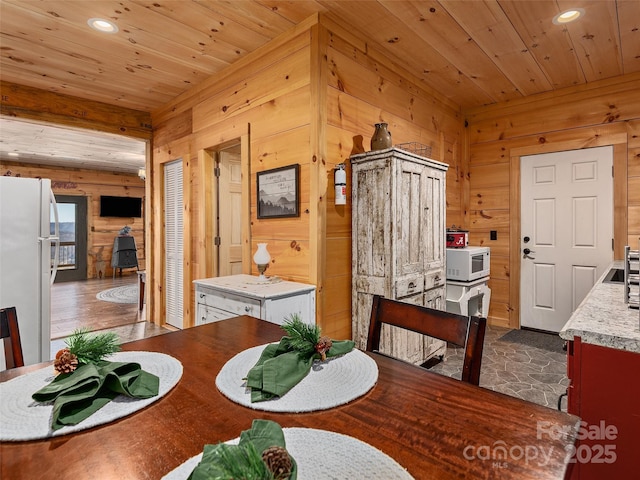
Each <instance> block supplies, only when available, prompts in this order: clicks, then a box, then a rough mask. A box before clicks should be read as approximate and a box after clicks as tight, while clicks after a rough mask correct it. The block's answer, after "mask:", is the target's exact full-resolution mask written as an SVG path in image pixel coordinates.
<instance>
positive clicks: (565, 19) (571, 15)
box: [553, 8, 584, 25]
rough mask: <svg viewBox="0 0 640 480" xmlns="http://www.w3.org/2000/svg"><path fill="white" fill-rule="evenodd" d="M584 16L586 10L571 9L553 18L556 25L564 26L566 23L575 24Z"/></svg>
mask: <svg viewBox="0 0 640 480" xmlns="http://www.w3.org/2000/svg"><path fill="white" fill-rule="evenodd" d="M583 15H584V8H571V9H569V10H565V11H564V12H561V13H559V14H558V15H556V16H555V17H553V23H555V24H556V25H563V24H565V23H570V22H575V21H576V20H578V19H579V18H580V17H582V16H583Z"/></svg>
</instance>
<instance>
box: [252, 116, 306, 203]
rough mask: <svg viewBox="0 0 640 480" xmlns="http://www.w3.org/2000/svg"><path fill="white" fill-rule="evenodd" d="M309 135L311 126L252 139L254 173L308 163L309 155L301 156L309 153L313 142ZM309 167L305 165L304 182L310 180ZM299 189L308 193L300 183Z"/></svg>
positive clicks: (301, 126)
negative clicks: (305, 174) (305, 176)
mask: <svg viewBox="0 0 640 480" xmlns="http://www.w3.org/2000/svg"><path fill="white" fill-rule="evenodd" d="M311 134H312V126H311V125H308V124H307V125H299V126H297V127H296V128H293V129H291V130H288V131H284V132H281V133H277V134H275V135H270V136H268V137H260V138H256V137H252V141H251V150H252V152H253V158H254V162H253V163H254V173H257V172H261V171H263V170H270V169H272V168H278V167H284V166H287V165H292V164H294V163H298V164H300V165H301V166H302V165H304V164H306V163H308V162H310V158H311V155H310V154H309V153H307V154H305V155H304V156H303V155H302V154H303V153H304V152H310V149H311V144H312V142H313V140H312V135H311ZM309 167H310V165H306V168H307V170H306V171H307V172H308V173H307V175H309V176H308V177H307V178H306V179H305V180H309V179H311V176H310V175H311V173H309ZM300 188H304V189H305V190H306V192H309V189H310V186H309V185H302V183H301V184H300ZM305 198H306V197H305Z"/></svg>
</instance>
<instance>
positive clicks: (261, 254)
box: [253, 243, 271, 282]
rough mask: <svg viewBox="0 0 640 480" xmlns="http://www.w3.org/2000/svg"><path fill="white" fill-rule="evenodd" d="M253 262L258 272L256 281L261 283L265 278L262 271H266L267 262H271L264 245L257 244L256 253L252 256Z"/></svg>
mask: <svg viewBox="0 0 640 480" xmlns="http://www.w3.org/2000/svg"><path fill="white" fill-rule="evenodd" d="M253 261H254V262H255V263H256V265H257V266H258V271H259V272H260V276H259V277H258V280H260V281H262V282H264V281H266V280H267V277H265V275H264V271H265V270H266V269H267V267H268V266H269V262H270V261H271V255H269V252H268V251H267V244H266V243H259V244H258V249H257V250H256V253H254V254H253Z"/></svg>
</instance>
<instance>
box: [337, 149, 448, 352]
mask: <svg viewBox="0 0 640 480" xmlns="http://www.w3.org/2000/svg"><path fill="white" fill-rule="evenodd" d="M350 160H351V166H352V183H353V187H352V188H353V190H352V192H353V207H352V254H353V255H352V275H353V278H352V289H353V291H352V310H353V325H352V329H353V339H354V340H355V341H356V344H357V346H358V347H360V348H365V347H366V342H367V335H368V328H369V319H370V315H371V303H372V298H373V295H374V294H377V295H382V296H384V297H386V298H391V299H396V300H400V301H403V302H407V303H413V304H417V305H425V306H428V307H431V308H437V309H440V310H444V309H445V306H446V295H445V272H446V270H445V258H446V257H445V223H446V219H445V215H446V188H445V185H446V172H447V168H448V165H446V164H444V163H440V162H436V161H434V160H431V159H428V158H425V157H421V156H419V155H416V154H414V153H410V152H408V151H405V150H402V149H399V148H396V147H394V148H389V149H386V150H379V151H373V152H368V153H363V154H358V155H353V156H352V157H351V159H350ZM380 349H381V351H383V352H384V353H387V354H389V355H392V356H394V357H398V358H402V359H403V360H406V361H408V362H411V363H414V364H421V363H424V362H425V361H426V360H428V359H429V358H431V357H433V356H434V355H443V354H444V353H445V349H446V343H445V342H443V341H442V340H437V339H434V338H430V337H424V336H422V335H419V334H416V333H413V332H406V331H403V330H399V329H397V328H395V327H389V326H388V325H383V329H382V337H381V342H380Z"/></svg>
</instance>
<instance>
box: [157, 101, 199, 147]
mask: <svg viewBox="0 0 640 480" xmlns="http://www.w3.org/2000/svg"><path fill="white" fill-rule="evenodd" d="M191 133H193V112H192V111H191V109H187V110H184V111H183V112H180V113H179V114H177V115H176V116H175V117H171V118H167V119H165V120H163V121H162V122H158V123H156V124H154V127H153V142H154V143H155V144H156V145H166V144H167V143H169V142H172V141H173V140H178V139H180V138H182V137H185V136H187V135H191Z"/></svg>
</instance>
